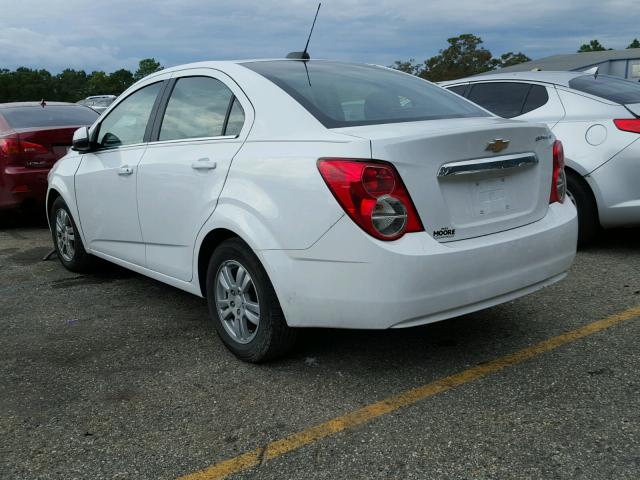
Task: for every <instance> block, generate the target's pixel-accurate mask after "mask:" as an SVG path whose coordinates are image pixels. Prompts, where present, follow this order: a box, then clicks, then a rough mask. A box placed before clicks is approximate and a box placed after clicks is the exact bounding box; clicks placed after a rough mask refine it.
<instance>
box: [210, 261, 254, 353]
mask: <svg viewBox="0 0 640 480" xmlns="http://www.w3.org/2000/svg"><path fill="white" fill-rule="evenodd" d="M215 281H216V295H215V301H216V310H217V312H218V317H219V318H220V322H221V323H222V325H223V327H224V329H225V330H226V332H227V333H228V334H229V336H230V337H231V338H232V339H233V340H235V341H236V342H238V343H242V344H246V343H249V342H250V341H251V340H253V339H254V337H255V336H256V333H257V331H258V326H259V325H260V302H259V300H258V291H257V289H256V286H255V285H254V283H253V279H252V278H251V275H250V274H249V272H248V270H247V269H246V268H245V267H244V266H243V265H242V264H241V263H240V262H238V261H236V260H226V261H225V262H223V263H222V265H220V267H219V268H218V272H217V273H216V280H215Z"/></svg>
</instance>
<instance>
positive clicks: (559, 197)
mask: <svg viewBox="0 0 640 480" xmlns="http://www.w3.org/2000/svg"><path fill="white" fill-rule="evenodd" d="M566 195H567V175H566V174H565V172H564V149H563V148H562V142H561V141H560V140H556V141H555V143H554V144H553V177H552V180H551V195H550V196H549V203H554V202H560V203H563V202H564V198H565V196H566Z"/></svg>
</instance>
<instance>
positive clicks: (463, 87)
mask: <svg viewBox="0 0 640 480" xmlns="http://www.w3.org/2000/svg"><path fill="white" fill-rule="evenodd" d="M445 88H446V89H447V90H451V91H452V92H453V93H457V94H458V95H460V96H461V97H464V91H465V90H466V89H467V86H466V85H456V86H455V87H445Z"/></svg>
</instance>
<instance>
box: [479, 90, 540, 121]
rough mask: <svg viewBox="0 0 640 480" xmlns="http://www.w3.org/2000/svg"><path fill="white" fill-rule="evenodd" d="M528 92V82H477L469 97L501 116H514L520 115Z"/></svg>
mask: <svg viewBox="0 0 640 480" xmlns="http://www.w3.org/2000/svg"><path fill="white" fill-rule="evenodd" d="M527 93H529V84H527V83H514V82H491V83H476V84H475V85H473V86H472V87H471V93H469V95H468V97H467V98H469V100H471V101H472V102H474V103H477V104H478V105H480V106H482V107H484V108H486V109H487V110H489V111H490V112H493V113H495V114H496V115H498V116H499V117H503V118H513V117H517V116H518V115H520V112H521V111H522V106H523V105H524V102H525V100H526V97H527Z"/></svg>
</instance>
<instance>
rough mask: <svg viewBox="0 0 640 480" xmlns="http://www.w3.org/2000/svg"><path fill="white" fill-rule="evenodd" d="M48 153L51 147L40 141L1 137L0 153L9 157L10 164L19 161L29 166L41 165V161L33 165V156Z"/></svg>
mask: <svg viewBox="0 0 640 480" xmlns="http://www.w3.org/2000/svg"><path fill="white" fill-rule="evenodd" d="M48 153H49V149H48V148H47V147H45V146H43V145H40V144H38V143H33V142H25V141H24V140H20V139H19V138H18V137H5V138H0V154H2V155H3V156H6V157H7V159H8V161H7V163H9V164H11V163H19V164H21V165H24V166H27V167H30V166H40V165H41V162H38V163H37V164H34V165H31V159H32V157H35V156H37V155H43V154H48Z"/></svg>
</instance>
